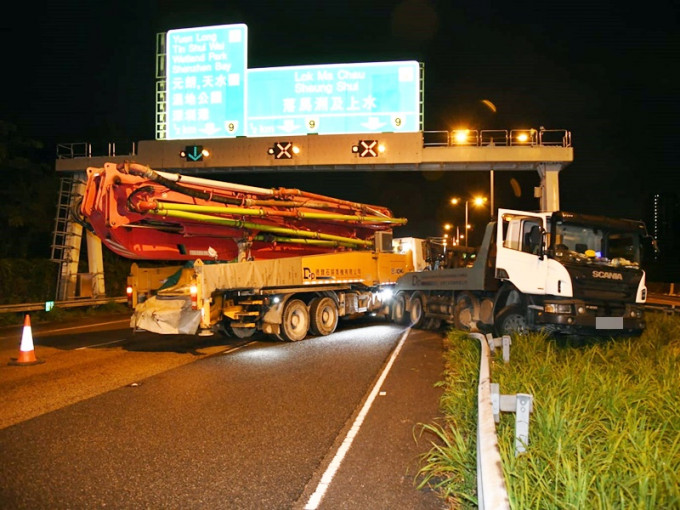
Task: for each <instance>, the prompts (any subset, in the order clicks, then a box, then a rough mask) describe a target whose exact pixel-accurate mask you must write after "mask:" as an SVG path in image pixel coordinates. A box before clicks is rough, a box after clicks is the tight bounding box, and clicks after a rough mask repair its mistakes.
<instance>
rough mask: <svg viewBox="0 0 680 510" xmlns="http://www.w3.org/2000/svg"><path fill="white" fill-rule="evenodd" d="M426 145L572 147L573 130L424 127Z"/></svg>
mask: <svg viewBox="0 0 680 510" xmlns="http://www.w3.org/2000/svg"><path fill="white" fill-rule="evenodd" d="M423 141H424V145H425V146H426V147H433V146H443V147H451V146H456V147H486V146H495V147H509V146H514V147H518V146H524V147H532V146H542V147H548V146H552V147H571V132H570V131H569V130H567V129H545V128H544V127H540V128H539V129H533V128H531V129H511V130H507V129H482V130H477V129H454V130H453V131H423Z"/></svg>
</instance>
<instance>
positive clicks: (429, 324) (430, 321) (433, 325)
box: [423, 317, 442, 331]
mask: <svg viewBox="0 0 680 510" xmlns="http://www.w3.org/2000/svg"><path fill="white" fill-rule="evenodd" d="M441 327H442V321H441V319H435V318H434V317H429V318H427V319H425V325H424V326H423V329H429V330H430V331H437V330H438V329H439V328H441Z"/></svg>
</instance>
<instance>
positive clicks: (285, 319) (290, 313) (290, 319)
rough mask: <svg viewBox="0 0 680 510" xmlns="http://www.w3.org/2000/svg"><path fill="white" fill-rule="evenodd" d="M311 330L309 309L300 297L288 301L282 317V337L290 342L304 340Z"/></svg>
mask: <svg viewBox="0 0 680 510" xmlns="http://www.w3.org/2000/svg"><path fill="white" fill-rule="evenodd" d="M308 331H309V310H308V309H307V305H306V304H305V303H304V302H303V301H301V300H299V299H291V300H290V301H288V302H287V303H286V306H285V308H284V309H283V316H282V317H281V337H282V338H283V339H284V340H287V341H289V342H297V341H299V340H303V339H304V338H305V337H306V336H307V332H308Z"/></svg>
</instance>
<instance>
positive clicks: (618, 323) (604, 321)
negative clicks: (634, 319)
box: [595, 317, 623, 329]
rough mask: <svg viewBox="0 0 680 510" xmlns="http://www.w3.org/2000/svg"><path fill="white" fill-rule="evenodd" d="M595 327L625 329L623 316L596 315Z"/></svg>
mask: <svg viewBox="0 0 680 510" xmlns="http://www.w3.org/2000/svg"><path fill="white" fill-rule="evenodd" d="M595 329H623V317H595Z"/></svg>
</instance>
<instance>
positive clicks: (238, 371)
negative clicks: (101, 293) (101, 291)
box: [0, 318, 445, 509]
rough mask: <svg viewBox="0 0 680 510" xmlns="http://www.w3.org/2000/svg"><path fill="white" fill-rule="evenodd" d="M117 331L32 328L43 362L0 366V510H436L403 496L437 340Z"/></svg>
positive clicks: (6, 346) (434, 376) (433, 411)
mask: <svg viewBox="0 0 680 510" xmlns="http://www.w3.org/2000/svg"><path fill="white" fill-rule="evenodd" d="M116 320H118V321H119V324H116V323H115V321H116ZM120 320H121V319H120V318H118V319H115V318H111V320H110V321H108V322H109V324H108V325H105V326H100V327H99V328H95V326H93V325H90V326H87V327H84V328H81V329H80V330H78V329H75V330H74V329H68V327H63V328H62V331H61V332H57V333H55V332H49V331H47V330H45V331H44V332H43V331H41V330H40V328H36V332H35V334H34V338H35V345H36V355H37V356H38V357H39V358H43V359H44V361H45V363H43V364H41V365H36V366H32V367H15V366H7V365H6V364H4V363H3V364H2V365H0V409H1V410H2V413H1V417H2V422H0V427H1V428H0V457H1V458H2V461H1V462H0V507H2V508H31V509H34V508H50V509H59V508H73V509H79V508H95V507H107V508H182V509H185V508H229V509H231V508H236V509H239V508H243V509H250V508H253V509H260V508H267V509H269V508H321V509H324V508H326V509H335V508H352V509H354V508H371V509H374V508H377V509H380V508H385V509H387V508H414V509H418V508H423V509H430V508H432V509H436V508H445V505H444V504H443V502H442V501H441V500H439V499H438V498H437V497H436V495H435V494H434V493H433V492H431V491H429V490H417V489H416V488H415V486H414V483H415V479H416V473H417V470H418V466H419V461H418V458H419V456H420V455H421V454H422V453H424V452H426V451H427V450H428V449H429V447H430V442H431V441H433V440H434V438H432V437H428V436H427V435H421V434H420V432H419V431H420V428H419V424H422V423H432V422H434V421H436V420H437V419H438V418H439V411H438V401H439V396H440V392H439V390H438V389H437V388H436V387H435V383H436V382H437V381H439V380H441V378H442V371H443V360H442V348H443V347H442V335H441V334H440V333H432V332H423V331H416V330H413V331H410V330H405V329H404V328H401V327H398V326H396V325H393V324H390V323H387V322H364V323H358V324H352V323H347V324H345V325H343V327H342V328H339V330H338V332H336V333H334V334H333V335H330V336H327V337H319V338H308V339H306V340H304V341H301V342H297V343H283V342H274V341H267V340H264V339H254V340H237V339H225V338H223V337H218V336H216V337H201V338H199V339H197V338H195V337H166V336H159V335H151V334H135V335H133V334H132V333H131V332H130V331H129V330H127V329H126V328H125V326H126V324H124V322H123V323H120ZM104 322H106V321H104ZM83 329H84V330H83ZM17 331H18V330H14V331H4V332H0V356H3V357H4V358H5V359H8V358H9V356H11V355H16V353H13V352H12V346H14V349H16V346H18V343H17V342H18V339H17ZM18 337H19V338H20V333H18ZM197 340H198V343H197ZM338 452H341V453H338ZM320 493H322V494H321V497H319V494H320Z"/></svg>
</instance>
